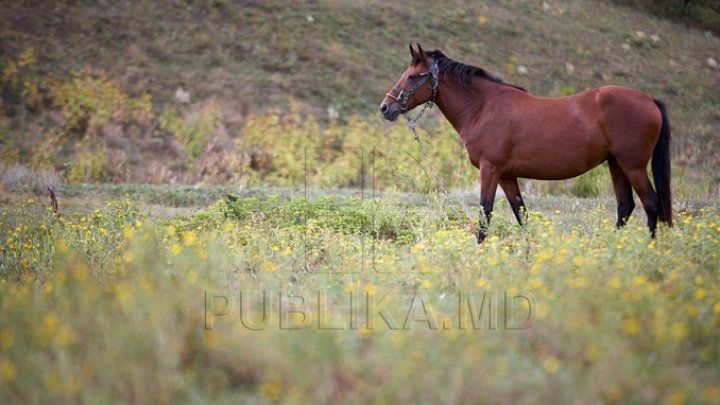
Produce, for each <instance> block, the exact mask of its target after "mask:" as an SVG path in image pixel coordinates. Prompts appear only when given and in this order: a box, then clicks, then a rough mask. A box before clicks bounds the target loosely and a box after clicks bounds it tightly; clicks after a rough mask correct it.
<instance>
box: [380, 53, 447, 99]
mask: <svg viewBox="0 0 720 405" xmlns="http://www.w3.org/2000/svg"><path fill="white" fill-rule="evenodd" d="M439 72H440V69H439V67H438V64H437V62H435V61H434V60H433V61H432V64H431V65H430V70H428V71H427V72H424V73H421V74H420V75H419V76H420V77H419V78H418V80H417V81H416V82H415V83H413V85H412V86H411V87H410V90H403V89H401V88H400V87H398V86H393V88H392V90H391V91H390V92H389V93H386V95H387V96H388V97H390V98H391V99H393V100H395V101H397V102H398V103H400V107H401V108H402V109H403V110H404V109H406V108H407V105H408V101H409V99H410V96H412V94H413V93H415V91H416V90H417V89H419V88H420V86H422V85H423V84H425V83H426V82H427V81H428V80H430V86H431V89H432V99H431V100H430V102H429V103H433V104H434V103H435V99H436V98H437V88H438V75H439ZM393 93H397V94H393Z"/></svg>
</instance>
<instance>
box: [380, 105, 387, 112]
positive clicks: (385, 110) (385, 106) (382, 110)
mask: <svg viewBox="0 0 720 405" xmlns="http://www.w3.org/2000/svg"><path fill="white" fill-rule="evenodd" d="M387 110H388V106H387V104H383V105H381V106H380V112H381V113H383V114H385V113H386V112H387Z"/></svg>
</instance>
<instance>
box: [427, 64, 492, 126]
mask: <svg viewBox="0 0 720 405" xmlns="http://www.w3.org/2000/svg"><path fill="white" fill-rule="evenodd" d="M501 87H504V86H503V85H501V84H498V83H493V82H491V81H490V80H486V79H482V78H474V79H473V80H472V83H471V84H470V86H462V85H461V84H459V83H457V82H455V81H454V80H451V79H445V78H442V79H441V80H440V84H439V86H438V88H439V90H438V97H437V102H436V104H437V106H438V108H439V109H440V111H442V113H443V115H444V116H445V118H447V120H448V121H449V122H450V124H452V126H453V127H454V128H455V130H456V131H457V132H458V133H459V134H460V136H463V128H464V127H467V126H469V125H471V123H472V122H473V121H474V120H475V119H477V118H478V117H480V116H481V115H482V113H483V111H484V110H485V109H486V108H487V106H488V105H489V104H490V103H492V102H493V100H494V99H495V96H496V95H497V94H498V92H499V91H501V90H502V88H501Z"/></svg>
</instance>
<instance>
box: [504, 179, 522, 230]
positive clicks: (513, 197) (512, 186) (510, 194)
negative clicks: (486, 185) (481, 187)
mask: <svg viewBox="0 0 720 405" xmlns="http://www.w3.org/2000/svg"><path fill="white" fill-rule="evenodd" d="M500 187H501V188H502V190H503V193H505V197H507V200H508V202H509V203H510V208H512V211H513V214H515V219H517V221H518V224H520V225H524V224H525V223H526V222H527V211H526V209H525V202H523V199H522V195H521V194H520V186H519V185H518V181H517V178H501V179H500Z"/></svg>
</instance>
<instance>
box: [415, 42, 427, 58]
mask: <svg viewBox="0 0 720 405" xmlns="http://www.w3.org/2000/svg"><path fill="white" fill-rule="evenodd" d="M415 45H417V54H416V57H417V60H418V62H423V63H426V62H427V58H428V56H427V53H425V51H424V50H423V49H422V46H420V44H418V43H416V44H415Z"/></svg>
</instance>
